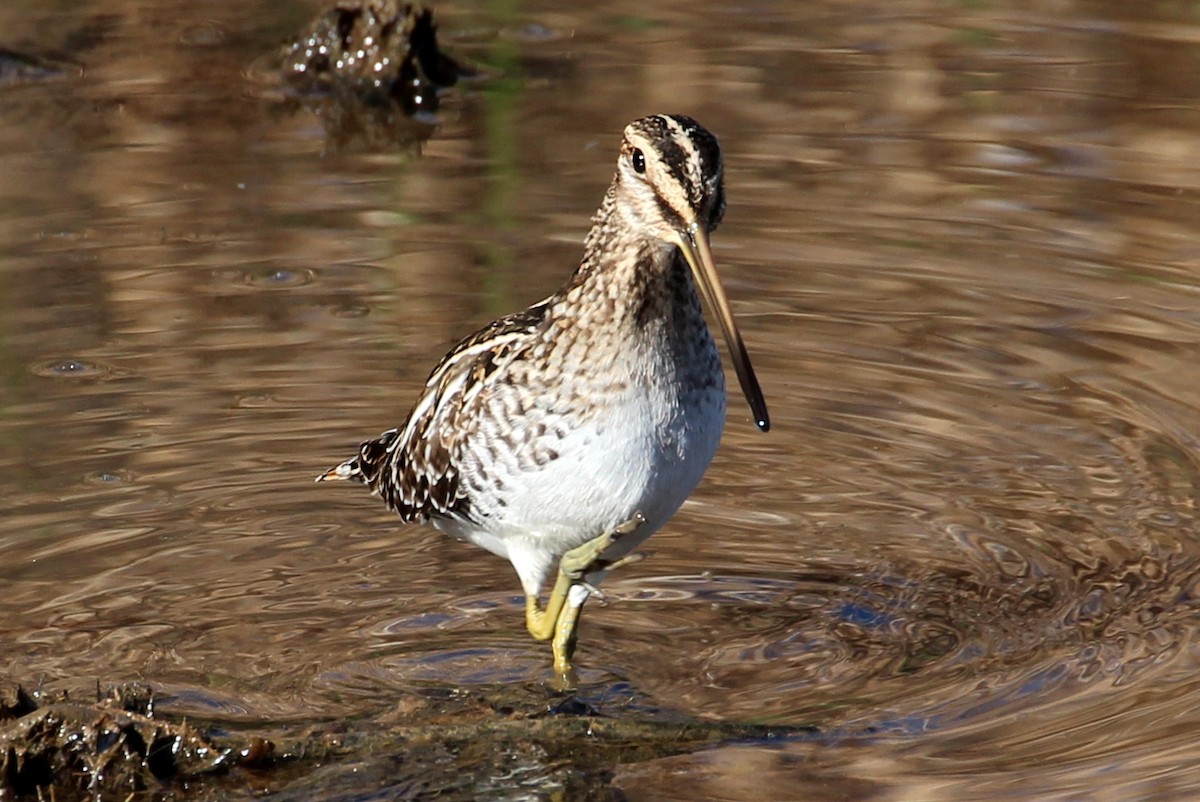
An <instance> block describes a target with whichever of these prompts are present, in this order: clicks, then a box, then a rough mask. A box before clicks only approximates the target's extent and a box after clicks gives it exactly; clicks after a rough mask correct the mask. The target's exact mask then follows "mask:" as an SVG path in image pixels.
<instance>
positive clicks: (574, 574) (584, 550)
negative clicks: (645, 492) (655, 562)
mask: <svg viewBox="0 0 1200 802" xmlns="http://www.w3.org/2000/svg"><path fill="white" fill-rule="evenodd" d="M645 522H646V518H645V516H643V515H642V514H641V513H640V512H638V513H634V516H633V517H632V518H630V519H629V520H628V521H626V522H625V523H623V524H620V525H618V526H615V527H613V528H612V529H611V530H609V531H607V532H605V533H604V534H602V535H598V536H597V537H594V538H592V539H591V540H589V541H588V542H587V543H584V544H583V545H582V546H577V547H576V548H573V549H571V550H570V551H568V552H567V553H566V554H564V555H563V556H562V559H561V560H559V562H558V570H559V573H561V574H563V575H565V576H566V577H568V578H569V579H572V580H576V581H578V580H580V579H582V578H583V575H584V574H586V573H588V572H589V571H593V570H595V569H597V568H603V569H606V570H607V569H610V568H616V567H618V566H621V565H628V564H629V563H632V562H637V561H638V560H640V559H641V557H640V556H639V555H634V554H628V555H626V556H624V557H621V558H620V559H618V560H614V561H612V562H608V563H606V562H604V561H603V560H601V559H600V555H601V554H603V553H604V552H605V551H607V550H608V547H609V546H611V545H612V544H613V543H615V542H617V541H618V540H620V539H621V538H622V537H624V536H625V535H628V534H630V533H632V532H634V531H636V530H637V529H638V527H640V526H641V525H642V524H644V523H645Z"/></svg>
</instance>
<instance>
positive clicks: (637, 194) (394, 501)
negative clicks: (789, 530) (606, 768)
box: [317, 114, 770, 681]
mask: <svg viewBox="0 0 1200 802" xmlns="http://www.w3.org/2000/svg"><path fill="white" fill-rule="evenodd" d="M724 212H725V189H724V177H723V166H722V160H721V149H720V146H719V145H718V143H717V139H716V137H714V136H713V135H712V134H711V133H709V132H708V131H707V130H706V129H704V128H702V127H701V126H700V125H699V124H698V123H697V122H696V121H695V120H692V119H691V118H689V117H683V116H678V115H662V114H660V115H655V116H653V117H645V118H643V119H640V120H636V121H634V122H633V123H630V124H629V126H628V127H626V129H625V133H624V139H623V141H622V142H621V152H620V157H619V158H618V160H617V172H616V176H615V177H614V178H613V181H612V185H611V186H609V188H608V192H607V193H606V194H605V196H604V201H603V203H601V205H600V210H599V211H598V212H597V213H596V215H595V217H594V218H593V219H592V229H591V232H590V233H589V234H588V235H587V238H586V240H585V242H584V254H583V261H582V263H581V264H580V266H579V269H578V270H576V271H575V273H574V275H572V276H571V278H570V279H569V280H568V281H567V283H566V285H565V286H563V288H562V289H560V290H559V291H558V292H556V293H554V294H553V295H551V296H550V297H549V298H547V299H546V300H544V301H541V302H540V303H536V304H534V305H533V306H531V307H529V308H528V309H526V310H525V311H523V312H517V313H515V314H512V315H509V316H507V317H503V318H500V319H499V320H497V321H495V322H493V323H491V324H489V325H487V326H485V327H484V328H482V329H480V330H479V331H477V332H476V333H474V334H472V335H471V336H470V337H467V338H466V339H465V340H463V341H462V342H460V343H459V344H458V345H457V346H455V347H454V348H453V349H452V350H451V351H450V353H448V354H447V355H446V356H445V358H443V359H442V361H441V362H440V363H439V364H438V366H437V367H436V368H434V370H433V373H431V374H430V376H429V379H428V380H427V381H426V382H425V389H424V390H423V391H422V392H421V395H420V397H419V398H418V399H417V402H416V404H415V405H414V406H413V408H412V411H411V412H410V413H409V414H408V419H407V420H406V421H405V422H404V425H403V426H401V427H400V428H398V429H391V430H390V431H387V432H384V433H383V434H381V435H380V436H379V437H377V438H375V439H374V440H368V441H367V442H365V443H363V444H362V446H361V447H360V448H359V451H358V453H357V454H356V455H355V456H354V457H352V458H350V459H348V460H346V461H345V462H343V463H342V464H340V465H338V466H337V467H336V468H333V469H332V470H329V471H328V472H326V473H324V474H322V475H321V476H319V477H318V478H317V481H322V480H327V479H351V480H355V481H358V482H361V483H363V484H365V485H366V486H367V487H368V488H370V490H371V492H372V493H374V494H376V495H378V496H381V497H382V498H383V500H384V501H385V502H386V503H387V505H388V507H390V508H391V509H393V510H395V511H396V512H397V513H399V514H400V517H401V518H402V519H403V520H405V521H409V522H431V523H432V524H433V525H434V526H436V527H437V528H438V529H441V530H443V531H445V532H448V533H450V534H452V535H455V536H457V537H459V538H462V539H465V540H468V541H470V542H472V543H474V544H476V545H478V546H482V547H483V548H485V549H487V550H488V551H490V552H492V553H493V554H497V555H499V556H501V557H506V558H508V560H509V561H510V562H511V563H512V565H513V567H514V568H515V569H516V571H517V575H518V576H519V577H520V579H521V585H522V587H523V589H524V591H525V623H526V626H527V627H528V629H529V632H530V634H532V635H533V637H535V638H537V639H538V640H551V641H552V646H553V651H554V667H555V670H556V671H557V672H558V673H559V675H560V676H561V677H564V678H569V676H570V674H571V664H570V660H571V656H572V653H573V651H574V648H575V633H576V628H577V625H578V620H579V613H580V609H581V608H582V607H583V604H584V602H585V601H586V600H587V599H588V597H589V595H591V594H592V593H594V592H595V589H596V585H597V583H598V582H599V580H600V579H601V578H602V577H603V576H604V574H605V573H606V572H607V571H608V570H610V569H611V568H613V567H615V566H616V565H618V564H621V563H622V562H625V561H627V560H629V559H632V558H633V557H634V555H632V551H633V549H635V548H636V547H637V546H638V545H639V544H640V543H641V542H642V541H644V540H645V539H646V538H647V537H649V536H650V535H651V534H652V533H653V532H654V531H655V530H656V529H658V528H659V527H661V526H662V525H663V524H664V523H666V521H667V519H668V518H670V517H671V516H672V515H673V514H674V513H675V511H676V510H677V509H679V507H680V505H681V504H683V501H684V499H686V498H687V496H688V494H690V493H691V492H692V489H693V488H695V486H696V484H697V483H698V482H699V481H700V478H701V477H702V476H703V475H704V471H705V470H706V469H707V468H708V464H709V462H710V461H711V460H712V457H713V454H714V453H715V452H716V450H717V442H718V441H719V440H720V437H721V431H722V429H723V428H724V423H725V374H724V371H723V370H722V368H721V358H720V354H719V353H718V351H717V347H716V344H715V343H714V342H713V337H712V334H711V333H710V331H709V329H708V326H707V325H706V324H705V321H704V315H703V312H702V311H701V306H700V296H701V295H702V296H704V299H705V301H706V303H707V304H708V305H709V307H710V308H711V310H712V313H713V316H714V317H715V318H716V320H717V322H718V324H719V325H720V327H721V330H722V332H723V333H724V335H725V340H726V342H727V343H728V345H729V350H730V352H731V355H732V361H733V365H734V367H735V368H736V370H737V376H738V380H739V381H740V383H741V386H742V391H743V393H744V394H745V396H746V400H747V401H748V402H749V404H750V409H751V412H752V413H753V415H754V421H755V423H756V424H757V426H758V428H759V429H761V430H763V431H766V430H767V429H768V428H769V426H770V424H769V421H768V417H767V406H766V402H765V401H764V399H763V394H762V390H761V389H760V388H759V385H758V380H757V378H756V377H755V375H754V370H753V368H752V367H751V365H750V359H749V356H748V355H747V354H746V348H745V345H743V343H742V338H741V335H740V333H739V332H738V328H737V324H736V323H735V322H734V318H733V313H732V312H731V310H730V307H729V301H728V299H727V298H726V296H725V291H724V290H723V289H722V287H721V283H720V280H719V279H718V277H717V271H716V265H715V264H714V262H713V256H712V251H711V249H710V247H709V234H710V233H711V232H712V231H713V229H715V228H716V227H717V224H718V223H720V222H721V217H722V215H723V214H724ZM555 573H556V576H555V582H554V585H553V587H552V589H551V590H550V592H549V596H548V597H547V599H546V602H545V605H544V606H543V605H542V604H541V599H540V596H541V593H542V591H543V588H544V587H545V585H546V584H547V582H548V581H549V580H550V578H551V576H552V575H554V574H555ZM568 681H569V679H568Z"/></svg>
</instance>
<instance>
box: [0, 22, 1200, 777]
mask: <svg viewBox="0 0 1200 802" xmlns="http://www.w3.org/2000/svg"><path fill="white" fill-rule="evenodd" d="M318 8H319V7H318V6H317V5H315V4H312V3H300V4H291V3H282V2H267V3H254V4H244V3H226V4H221V5H212V4H204V5H201V6H197V5H195V4H186V3H179V2H176V1H173V0H144V1H143V2H128V1H126V0H109V2H87V3H80V4H74V5H71V6H69V7H65V6H64V7H46V6H45V4H41V3H33V2H20V1H19V0H18V2H9V3H6V4H4V6H3V7H2V8H0V30H2V31H5V32H6V33H5V34H4V36H5V39H4V40H3V41H0V45H4V46H8V47H13V48H20V49H24V50H27V51H30V52H34V53H37V54H40V55H42V56H45V57H57V58H66V59H68V60H69V62H70V63H71V64H77V65H79V66H80V67H81V69H78V70H74V71H72V70H66V71H64V73H63V74H62V75H60V76H58V77H52V78H50V79H47V80H38V81H28V82H17V83H15V84H14V85H11V86H7V87H5V88H3V89H0V385H2V390H0V393H2V395H0V498H3V499H4V500H5V504H4V505H3V506H4V510H5V512H4V514H3V516H0V565H2V566H3V568H2V569H0V583H2V587H3V589H4V592H3V594H0V621H2V622H3V625H2V632H3V635H2V637H3V644H4V647H3V649H2V650H0V677H3V678H5V679H8V680H13V681H21V682H25V683H29V682H31V681H38V682H42V683H44V684H45V685H46V686H47V687H64V688H73V689H87V688H89V687H92V686H93V685H94V683H95V682H96V681H97V680H99V681H103V682H120V681H127V680H135V679H141V680H144V681H147V682H149V683H151V684H152V685H153V686H154V687H156V688H157V689H159V690H160V691H161V692H162V693H163V694H165V695H166V699H167V706H168V708H169V709H170V710H171V711H173V712H176V713H179V714H183V715H186V714H188V713H195V714H205V715H209V716H214V715H215V716H219V717H221V718H223V719H224V720H227V721H230V722H233V723H243V724H245V725H246V726H253V725H255V724H257V723H263V722H269V723H271V724H272V725H275V724H279V723H281V722H306V721H311V720H315V719H319V718H321V717H343V716H352V715H355V714H359V713H363V714H365V713H369V712H371V711H377V710H380V709H386V708H387V707H388V706H389V699H390V698H395V695H396V694H398V693H399V692H401V691H403V690H407V689H412V688H423V689H428V688H430V687H434V688H444V689H453V688H457V687H467V686H477V685H486V684H492V683H512V684H514V685H516V684H521V683H540V682H544V681H546V680H547V679H548V678H549V673H550V672H549V659H548V650H547V649H545V648H544V647H543V646H541V645H537V644H534V643H532V642H531V641H530V640H529V639H528V636H527V635H526V633H525V631H524V626H523V620H522V615H521V604H520V599H519V598H518V596H519V585H518V584H517V582H516V579H515V576H514V575H513V573H512V571H511V569H510V567H509V566H508V565H506V564H505V563H503V562H502V561H499V560H497V559H496V558H494V557H492V556H490V555H488V554H486V553H484V552H482V551H480V550H478V549H474V548H472V547H470V546H466V545H462V544H459V543H456V542H454V541H452V540H449V539H447V538H444V537H442V536H440V535H438V534H437V533H436V532H433V531H432V530H429V529H424V528H417V527H413V528H403V527H401V526H399V525H398V522H397V521H396V520H394V519H393V518H392V517H391V516H390V515H389V514H388V513H387V512H386V511H385V510H383V509H382V508H381V506H380V505H379V504H378V503H377V502H376V501H375V500H373V499H371V498H369V497H367V496H366V494H364V493H361V492H355V491H354V490H353V489H351V488H345V487H336V486H335V487H330V486H322V485H314V484H313V483H312V477H313V476H315V475H316V473H317V472H318V471H320V470H323V469H325V468H327V467H329V466H330V465H332V464H334V463H336V462H337V461H339V460H340V459H342V458H343V457H344V456H346V455H347V454H348V453H349V451H350V450H351V449H353V448H354V446H355V445H356V444H357V443H358V442H359V440H361V439H363V438H364V437H366V436H369V435H371V434H373V433H376V432H378V431H381V430H383V429H386V428H389V427H391V426H394V425H396V424H397V423H399V422H400V420H401V419H402V417H403V415H404V414H405V412H406V411H407V409H408V406H409V404H410V403H411V401H412V399H413V398H414V397H415V394H416V392H417V390H418V388H419V386H420V384H421V382H422V381H423V379H424V377H425V374H426V372H427V371H428V369H429V367H430V366H431V365H432V364H433V363H434V362H435V361H436V360H437V358H438V357H439V356H440V355H441V354H442V353H443V352H444V351H445V350H446V349H447V348H448V347H449V346H450V345H452V344H453V343H454V342H455V341H456V340H457V339H458V338H459V337H461V336H463V335H465V334H467V333H469V332H470V331H472V330H473V329H474V328H476V327H477V326H479V325H482V324H483V323H485V322H487V321H488V320H490V319H492V318H493V317H494V316H496V315H498V314H501V313H504V312H508V311H512V310H515V309H518V308H521V307H523V306H526V305H528V304H530V303H532V302H534V301H536V300H538V299H540V298H541V297H542V296H544V295H545V294H547V293H549V292H551V291H553V290H554V289H555V288H556V287H557V286H558V285H559V284H560V283H561V282H562V281H563V280H564V279H565V277H566V276H567V275H568V274H569V273H570V271H571V270H572V269H573V268H574V265H575V264H576V263H577V260H578V258H579V253H580V242H581V240H582V237H583V235H584V233H585V231H586V228H587V225H588V219H589V217H590V215H591V213H592V212H593V210H594V209H595V207H596V205H597V204H598V202H599V200H600V197H601V196H602V194H603V191H604V189H605V187H606V185H607V182H608V180H609V178H610V176H611V172H612V169H613V164H614V161H615V149H616V146H617V144H618V142H619V134H620V130H621V128H622V127H623V126H624V124H625V123H626V122H628V121H629V120H631V119H633V118H635V117H638V116H641V115H643V114H647V113H654V112H660V111H673V112H682V113H687V114H691V115H693V116H695V117H697V118H698V119H699V120H701V121H702V122H703V123H704V124H705V125H706V126H708V127H709V128H711V129H712V130H713V131H714V132H716V133H717V134H718V135H719V136H720V138H721V141H722V144H723V147H724V149H725V152H726V164H727V191H728V196H729V202H730V207H729V211H728V214H727V216H726V219H725V223H724V225H723V226H722V227H721V230H720V231H719V232H718V233H717V234H716V236H715V238H714V248H715V254H716V258H717V261H718V263H719V265H720V267H721V268H722V271H723V274H724V276H725V281H726V287H727V289H728V291H729V294H730V296H731V297H732V298H733V299H734V303H735V308H736V311H737V312H738V315H739V318H740V320H741V323H742V328H743V333H744V335H745V337H746V340H747V344H748V347H749V348H750V351H751V354H752V356H753V358H754V361H755V365H756V367H757V369H758V372H759V377H760V379H761V381H762V384H763V388H764V391H765V393H766V395H767V398H768V401H769V403H770V405H771V413H772V421H773V428H772V430H771V432H770V433H769V434H766V435H764V434H762V433H759V432H758V431H757V430H755V429H754V427H753V425H752V422H751V421H750V420H749V414H748V412H747V411H746V409H745V408H744V405H743V404H742V403H741V400H740V399H738V398H734V399H733V400H732V402H731V405H730V416H729V422H728V425H727V430H726V436H725V440H724V443H723V446H722V450H721V452H720V454H719V455H718V457H717V459H716V461H715V462H714V464H713V466H712V468H711V470H710V471H709V474H708V476H707V479H706V481H705V482H704V484H703V485H702V486H701V488H700V489H699V490H698V491H697V493H696V494H695V495H694V497H693V498H692V499H691V500H690V501H689V502H688V503H687V505H685V507H684V508H683V510H682V511H681V512H680V513H679V515H678V516H677V517H676V518H675V519H674V520H673V522H672V523H671V524H670V525H669V526H668V527H667V528H665V529H664V530H663V531H662V532H660V533H659V534H658V535H656V536H655V538H654V539H653V540H652V541H651V542H650V547H651V548H652V550H653V551H654V555H653V558H652V559H649V560H646V561H644V562H641V563H639V564H637V565H635V566H632V567H630V568H628V569H625V570H623V571H621V572H620V573H619V574H616V575H614V576H612V577H611V578H610V580H609V582H608V584H607V585H606V590H607V593H608V596H609V604H608V605H607V606H604V607H601V606H599V605H595V606H593V607H590V608H589V609H588V612H587V615H586V616H585V619H584V623H583V630H582V645H581V649H580V653H579V656H578V662H579V667H580V669H581V680H582V683H583V690H581V693H582V694H583V695H584V696H585V697H586V701H587V702H588V704H590V705H593V706H595V707H596V708H597V709H598V710H599V711H600V712H601V713H603V714H606V715H609V716H614V717H621V716H632V715H651V716H661V717H670V716H678V717H683V718H689V719H701V720H720V721H754V722H788V723H804V724H813V725H816V726H817V727H818V728H819V729H820V735H818V736H815V737H813V738H808V739H799V740H790V741H784V742H781V743H739V744H732V745H728V746H724V747H720V748H716V749H710V750H705V751H702V752H697V753H694V754H689V755H685V756H680V757H673V758H665V759H661V760H652V761H648V762H638V763H629V764H626V765H622V766H620V767H618V769H617V772H616V775H615V777H614V778H613V779H612V787H613V788H614V789H616V791H617V792H619V793H623V794H625V795H627V796H628V798H630V799H666V798H687V799H772V798H812V799H847V800H868V799H870V800H875V799H896V800H900V799H921V800H935V799H946V800H967V799H972V800H1000V799H1006V800H1008V799H1063V800H1067V799H1070V800H1082V799H1097V800H1115V799H1150V798H1153V799H1180V800H1185V799H1193V798H1195V796H1196V795H1197V793H1198V792H1200V791H1198V789H1200V769H1198V768H1197V761H1196V759H1195V758H1196V753H1197V740H1196V736H1195V733H1196V732H1197V730H1198V727H1200V687H1198V684H1197V680H1196V679H1195V676H1196V668H1197V657H1198V652H1197V646H1196V639H1195V629H1196V624H1197V613H1196V606H1197V594H1198V588H1200V584H1198V583H1200V542H1198V537H1197V535H1198V530H1197V521H1196V507H1197V501H1198V496H1200V493H1198V485H1200V470H1198V455H1200V415H1198V414H1197V413H1198V409H1197V398H1200V379H1198V376H1200V373H1198V371H1197V368H1196V355H1197V345H1198V343H1200V311H1198V310H1200V304H1198V301H1200V281H1198V279H1197V276H1198V275H1200V245H1198V244H1197V238H1196V232H1197V230H1200V203H1198V200H1200V168H1198V167H1197V165H1198V164H1200V133H1197V132H1200V79H1198V78H1197V77H1196V76H1197V75H1200V73H1198V72H1197V70H1196V69H1195V65H1196V64H1197V63H1198V61H1200V49H1198V48H1197V42H1200V28H1198V27H1197V25H1196V17H1195V15H1194V14H1193V13H1192V9H1191V7H1190V6H1189V5H1187V4H1182V3H1177V4H1172V3H1161V4H1155V5H1153V6H1146V5H1144V4H1136V5H1131V4H1123V3H1115V2H1113V3H1104V2H1099V3H1078V2H1075V3H1033V4H1024V5H1023V6H1022V7H1021V9H1019V10H1016V9H1014V10H1009V9H1006V8H1005V7H1003V5H1002V4H994V3H986V2H985V3H968V2H963V3H936V2H926V1H924V0H910V1H906V2H898V3H889V4H884V5H880V6H865V5H863V4H845V3H838V2H820V3H805V4H795V3H791V2H784V0H765V1H764V2H754V3H747V4H741V5H730V4H728V3H705V2H700V3H696V2H691V3H666V4H660V5H657V6H655V7H654V8H653V9H651V10H644V9H640V7H638V8H635V7H633V6H629V5H624V4H620V3H601V4H597V5H595V6H594V7H591V8H588V9H583V8H580V9H566V10H564V9H562V8H560V7H558V5H557V4H553V3H548V2H536V3H530V4H524V5H517V4H505V3H470V2H454V3H444V4H441V5H439V6H438V7H437V13H438V16H439V19H440V22H441V34H442V37H443V43H444V45H446V46H447V47H448V48H449V49H450V50H451V52H453V53H455V54H456V55H457V56H459V57H460V58H462V59H463V60H464V61H467V62H470V63H472V64H473V65H474V66H475V67H476V68H477V69H478V71H479V77H477V78H475V79H473V80H470V81H467V82H465V83H463V84H462V85H460V86H459V87H457V88H455V89H454V90H452V91H451V92H450V93H449V94H448V95H447V96H446V97H445V98H444V102H443V105H442V109H441V111H440V113H439V117H438V123H439V127H438V129H437V131H436V135H435V136H434V138H433V139H431V140H430V141H429V142H427V143H426V144H425V145H424V147H423V148H422V149H421V152H420V153H419V154H418V153H416V152H414V151H413V149H411V148H405V149H396V150H390V151H383V152H379V151H377V150H374V149H372V148H369V147H367V146H366V145H365V144H364V143H362V142H357V143H356V142H353V141H351V142H331V141H330V140H329V139H328V138H327V137H326V134H325V131H324V130H323V128H322V126H321V124H320V123H319V121H318V120H316V119H315V118H314V117H313V116H312V115H310V114H307V113H306V112H304V111H303V110H302V109H301V110H288V109H284V108H282V107H281V106H280V104H279V103H278V102H277V101H276V100H275V99H273V98H271V97H270V96H269V95H267V94H265V93H263V92H262V91H261V87H260V86H259V84H258V82H257V81H256V80H255V76H254V70H253V68H252V65H254V64H255V63H256V61H257V60H258V59H260V58H261V56H262V55H263V54H264V53H267V52H269V51H271V50H272V49H273V48H274V47H276V46H277V45H278V43H279V42H280V41H282V40H283V39H284V38H285V37H286V36H287V35H289V34H290V33H293V32H295V31H296V30H298V29H299V28H300V27H301V26H302V25H303V24H304V23H305V22H306V21H307V20H308V19H309V18H310V17H311V16H312V15H313V14H314V13H315V12H316V11H317V10H318ZM540 790H541V791H545V792H547V793H548V792H549V791H550V790H552V789H551V788H549V787H547V788H541V789H540ZM538 791H539V788H538V786H537V785H536V783H534V784H533V787H532V791H531V790H530V788H529V787H522V788H518V787H517V786H516V785H514V787H513V789H512V791H511V795H512V796H513V798H517V797H520V795H521V794H528V793H537V792H538Z"/></svg>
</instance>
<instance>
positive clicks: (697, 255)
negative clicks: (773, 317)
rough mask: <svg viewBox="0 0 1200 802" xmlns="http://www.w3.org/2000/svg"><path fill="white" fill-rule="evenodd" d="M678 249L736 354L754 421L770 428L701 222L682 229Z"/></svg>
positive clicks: (736, 364) (734, 364)
mask: <svg viewBox="0 0 1200 802" xmlns="http://www.w3.org/2000/svg"><path fill="white" fill-rule="evenodd" d="M679 249H680V250H681V251H683V256H684V258H685V259H687V262H688V265H689V266H690V267H691V268H692V274H693V275H695V277H696V283H697V284H699V285H700V292H701V293H702V294H703V295H704V300H705V302H706V303H707V304H708V308H709V309H711V310H712V311H713V314H714V315H716V317H717V320H718V321H720V323H721V331H722V333H724V335H725V342H726V343H727V344H728V345H729V354H730V356H731V357H732V358H733V369H734V370H735V371H736V372H737V377H738V383H739V384H741V385H742V394H743V395H745V396H746V401H747V402H748V403H749V404H750V411H751V412H752V413H753V414H754V422H755V424H756V425H757V426H758V428H759V429H761V430H762V431H764V432H765V431H767V430H768V429H770V428H771V418H770V416H769V415H768V414H767V402H766V400H765V399H764V398H763V394H762V388H761V387H759V386H758V377H757V376H755V375H754V366H752V365H751V364H750V355H749V354H747V353H746V344H745V343H743V342H742V333H741V332H740V331H738V327H737V322H736V321H735V320H734V319H733V310H731V309H730V308H729V299H728V298H727V297H726V296H725V289H724V288H723V287H722V286H721V279H720V278H718V276H717V265H716V263H715V262H714V261H713V256H712V249H711V248H710V247H709V245H708V232H707V231H706V230H704V228H702V227H701V226H700V224H699V223H692V224H691V225H690V226H688V228H687V230H686V231H683V232H680V236H679Z"/></svg>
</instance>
